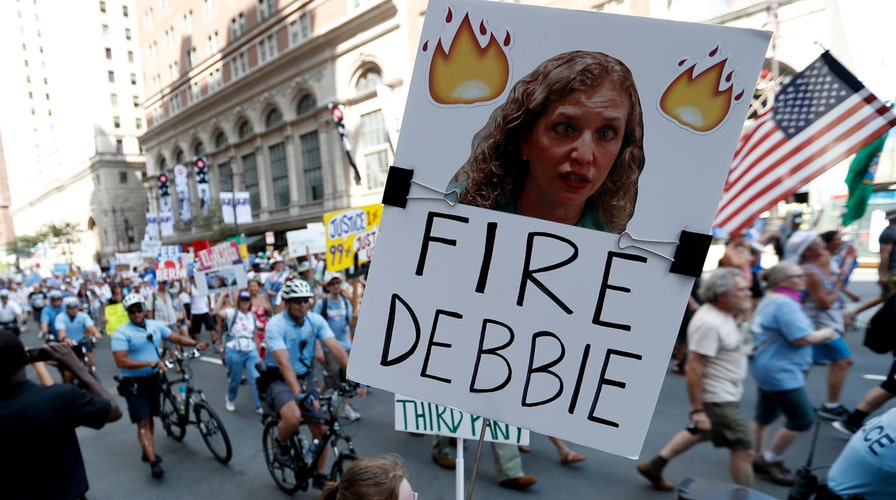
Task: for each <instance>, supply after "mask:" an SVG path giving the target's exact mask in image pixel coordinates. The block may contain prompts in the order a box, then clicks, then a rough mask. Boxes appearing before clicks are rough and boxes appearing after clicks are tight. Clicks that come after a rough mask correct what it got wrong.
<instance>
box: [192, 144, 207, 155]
mask: <svg viewBox="0 0 896 500" xmlns="http://www.w3.org/2000/svg"><path fill="white" fill-rule="evenodd" d="M203 155H205V146H203V145H202V143H201V142H197V143H196V147H194V148H193V156H203Z"/></svg>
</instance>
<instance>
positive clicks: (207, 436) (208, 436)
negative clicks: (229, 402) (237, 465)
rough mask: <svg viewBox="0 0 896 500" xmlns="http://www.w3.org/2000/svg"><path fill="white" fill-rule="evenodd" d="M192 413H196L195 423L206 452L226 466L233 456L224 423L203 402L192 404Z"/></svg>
mask: <svg viewBox="0 0 896 500" xmlns="http://www.w3.org/2000/svg"><path fill="white" fill-rule="evenodd" d="M193 411H194V412H196V421H197V422H198V423H199V434H202V439H203V440H204V441H205V445H206V446H208V450H209V451H210V452H212V455H214V456H215V458H216V459H217V460H218V461H219V462H221V463H222V464H226V463H227V462H229V461H230V458H231V457H232V456H233V450H232V449H231V448H230V438H229V437H227V430H226V429H224V423H223V422H221V419H220V418H218V414H217V413H215V410H212V407H211V406H209V405H208V403H206V402H205V401H199V402H198V403H196V404H194V405H193Z"/></svg>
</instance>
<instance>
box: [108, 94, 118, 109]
mask: <svg viewBox="0 0 896 500" xmlns="http://www.w3.org/2000/svg"><path fill="white" fill-rule="evenodd" d="M109 101H111V102H112V107H113V108H117V107H118V94H109Z"/></svg>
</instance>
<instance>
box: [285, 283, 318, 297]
mask: <svg viewBox="0 0 896 500" xmlns="http://www.w3.org/2000/svg"><path fill="white" fill-rule="evenodd" d="M281 297H282V298H283V300H290V299H301V298H311V297H314V293H313V292H312V291H311V287H310V286H308V283H307V282H305V280H300V279H298V278H295V279H291V280H289V281H287V282H286V284H285V285H283V291H282V292H281Z"/></svg>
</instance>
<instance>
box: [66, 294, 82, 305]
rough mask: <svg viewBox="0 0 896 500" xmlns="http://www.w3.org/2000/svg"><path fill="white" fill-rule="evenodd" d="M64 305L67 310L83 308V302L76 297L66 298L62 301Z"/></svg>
mask: <svg viewBox="0 0 896 500" xmlns="http://www.w3.org/2000/svg"><path fill="white" fill-rule="evenodd" d="M62 303H63V304H64V305H65V307H66V308H69V307H81V301H79V300H78V297H74V296H72V297H66V298H64V299H62Z"/></svg>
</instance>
